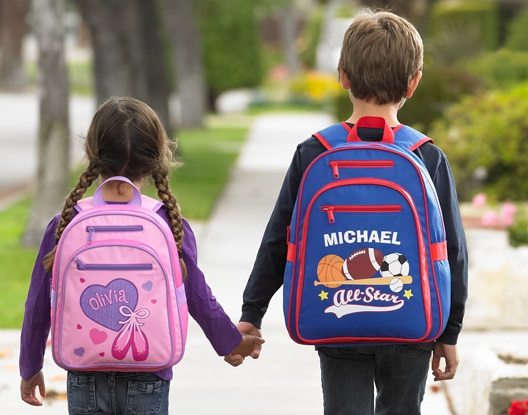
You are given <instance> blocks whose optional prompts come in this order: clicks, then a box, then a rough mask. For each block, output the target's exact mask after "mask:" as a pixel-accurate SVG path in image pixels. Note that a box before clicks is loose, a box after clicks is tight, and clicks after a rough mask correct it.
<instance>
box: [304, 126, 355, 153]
mask: <svg viewBox="0 0 528 415" xmlns="http://www.w3.org/2000/svg"><path fill="white" fill-rule="evenodd" d="M350 130H351V128H350V126H349V125H348V124H347V123H346V122H342V123H339V124H333V125H331V126H330V127H327V128H325V129H324V130H321V131H318V132H317V133H315V134H313V136H314V137H315V138H316V139H317V140H318V141H319V142H320V143H321V144H322V145H323V147H324V148H326V149H327V150H331V149H333V148H334V147H336V146H337V145H339V144H342V143H345V142H346V139H347V137H348V133H349V132H350Z"/></svg>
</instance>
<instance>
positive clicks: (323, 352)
mask: <svg viewBox="0 0 528 415" xmlns="http://www.w3.org/2000/svg"><path fill="white" fill-rule="evenodd" d="M422 65H423V44H422V40H421V38H420V35H419V34H418V32H417V31H416V29H415V28H414V27H413V26H412V25H411V24H410V23H409V22H407V21H406V20H405V19H403V18H401V17H398V16H396V15H394V14H392V13H388V12H372V11H365V12H362V13H361V14H359V15H358V16H357V17H356V18H355V19H354V21H353V23H352V24H351V25H350V27H349V28H348V30H347V32H346V34H345V37H344V40H343V47H342V51H341V57H340V61H339V66H338V71H339V79H340V82H341V84H342V86H343V87H344V88H346V89H347V90H349V95H350V98H351V101H352V104H353V112H352V114H351V116H350V117H349V118H348V120H347V123H349V124H350V125H353V124H354V123H356V122H357V120H358V119H359V118H361V117H363V116H377V117H382V118H384V119H385V121H386V122H387V124H388V125H390V126H391V127H396V126H397V125H399V122H398V119H397V114H398V110H399V109H400V108H401V107H402V105H403V103H404V102H405V99H408V98H410V97H411V96H412V95H413V93H414V91H415V90H416V88H417V86H418V84H419V82H420V79H421V77H422V72H421V70H422ZM382 134H383V132H382V130H381V129H379V130H378V129H373V128H365V129H363V128H362V129H360V131H359V135H360V137H361V139H362V140H364V141H379V140H380V139H381V137H382ZM323 151H324V147H323V146H322V145H321V144H320V143H319V141H318V140H317V139H315V138H314V137H311V138H309V139H308V140H306V141H304V142H303V143H301V144H300V145H299V146H298V147H297V151H296V153H295V155H294V157H293V161H292V163H291V165H290V167H289V169H288V172H287V174H286V178H285V180H284V183H283V185H282V189H281V191H280V194H279V197H278V200H277V202H276V205H275V208H274V210H273V213H272V215H271V218H270V220H269V223H268V226H267V228H266V230H265V233H264V236H263V239H262V243H261V246H260V249H259V252H258V255H257V258H256V261H255V265H254V268H253V271H252V273H251V275H250V277H249V280H248V282H247V286H246V289H245V291H244V304H243V307H242V317H241V319H240V323H239V324H238V328H239V330H241V331H242V332H244V333H248V334H255V335H258V336H260V326H261V322H262V318H263V316H264V314H265V312H266V309H267V307H268V304H269V302H270V300H271V298H272V296H273V295H274V293H275V292H276V291H277V290H278V289H279V288H280V287H281V285H282V283H283V274H284V268H285V263H286V252H287V247H286V227H287V226H288V225H289V222H290V220H291V217H292V211H293V207H294V203H295V199H296V196H297V192H298V188H299V183H300V181H301V178H302V175H303V172H304V171H305V170H306V168H307V166H308V165H309V164H310V162H311V161H312V160H313V159H314V158H315V157H317V156H318V155H319V154H321V153H322V152H323ZM414 152H415V154H416V155H417V156H418V157H419V158H420V159H421V160H422V161H423V162H424V164H425V166H426V168H427V170H428V172H429V174H430V176H431V178H432V180H433V183H434V185H435V188H436V190H437V193H438V197H439V200H440V205H441V208H442V213H443V217H444V222H445V227H446V234H447V246H448V259H449V265H450V268H451V275H452V288H451V310H450V316H449V319H448V322H447V327H446V329H445V331H444V332H443V334H442V335H441V336H440V338H439V339H438V340H437V341H436V342H435V343H420V344H394V345H357V346H356V345H350V346H348V347H322V346H318V347H317V351H318V353H319V357H320V364H321V380H322V387H323V400H324V413H325V414H326V415H340V414H346V415H350V414H357V415H370V414H374V413H376V414H378V415H380V414H391V415H394V414H405V415H413V414H420V404H421V401H422V398H423V394H424V391H425V382H426V378H427V372H428V367H429V361H430V358H431V352H432V354H433V359H432V365H431V367H432V371H433V374H434V376H435V380H446V379H452V378H453V376H454V375H455V371H456V368H457V365H458V355H457V350H456V343H457V337H458V334H459V332H460V330H461V328H462V318H463V315H464V307H465V301H466V297H467V249H466V241H465V236H464V231H463V228H462V222H461V218H460V212H459V208H458V202H457V195H456V190H455V184H454V182H453V178H452V175H451V171H450V168H449V164H448V161H447V158H446V156H445V155H444V154H443V153H442V151H441V150H440V149H439V148H438V147H436V146H434V145H433V144H431V143H426V144H424V145H422V146H421V147H419V148H418V149H417V150H415V151H414ZM259 353H260V346H257V347H256V348H255V349H254V350H253V353H252V355H251V356H252V357H253V358H257V357H258V356H259ZM442 359H444V360H445V369H444V370H441V369H440V361H441V360H442ZM226 360H227V361H228V362H230V363H231V364H233V365H237V364H240V363H241V362H242V360H243V359H242V357H240V356H236V355H235V356H233V355H231V356H228V357H226ZM373 384H375V386H376V390H377V395H376V401H375V405H374V388H373ZM374 408H375V412H374Z"/></svg>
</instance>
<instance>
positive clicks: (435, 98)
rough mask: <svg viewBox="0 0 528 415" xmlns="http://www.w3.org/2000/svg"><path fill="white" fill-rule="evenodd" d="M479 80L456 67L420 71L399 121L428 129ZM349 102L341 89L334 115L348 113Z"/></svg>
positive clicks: (341, 116)
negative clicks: (416, 87)
mask: <svg viewBox="0 0 528 415" xmlns="http://www.w3.org/2000/svg"><path fill="white" fill-rule="evenodd" d="M481 88H482V82H481V81H480V80H479V79H478V78H476V77H475V76H473V75H471V74H470V73H469V72H468V71H466V70H464V69H461V68H458V67H446V66H431V67H426V68H425V69H424V71H423V77H422V81H421V82H420V85H419V86H418V89H417V90H416V92H415V94H414V96H413V97H412V98H411V99H410V100H408V101H407V102H406V103H405V105H404V106H403V108H402V109H401V110H400V112H399V115H398V117H399V120H400V122H402V123H404V124H408V125H412V126H413V127H414V128H417V129H419V130H421V131H424V132H427V131H428V130H429V129H430V127H431V124H432V123H433V122H434V121H435V120H436V119H439V118H441V117H442V115H443V114H444V111H445V110H446V109H447V108H448V107H449V106H450V105H452V104H454V103H456V102H458V101H459V100H460V99H462V97H463V96H465V95H469V94H474V93H476V92H477V91H479V90H480V89H481ZM351 112H352V104H351V103H350V99H349V97H348V93H347V91H345V90H342V92H340V94H339V95H338V96H337V97H336V99H335V101H334V115H335V117H336V118H337V119H338V120H344V119H346V118H348V117H349V116H350V113H351Z"/></svg>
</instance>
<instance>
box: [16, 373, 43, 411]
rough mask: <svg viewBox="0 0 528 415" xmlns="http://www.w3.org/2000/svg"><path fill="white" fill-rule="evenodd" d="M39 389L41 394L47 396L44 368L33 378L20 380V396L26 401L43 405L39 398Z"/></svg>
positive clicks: (35, 404) (30, 403)
mask: <svg viewBox="0 0 528 415" xmlns="http://www.w3.org/2000/svg"><path fill="white" fill-rule="evenodd" d="M37 387H38V389H39V393H40V396H42V397H43V398H45V397H46V385H45V384H44V374H43V373H42V370H41V371H40V372H38V373H37V374H35V375H34V376H33V377H32V378H31V379H28V380H25V379H22V380H21V381H20V397H21V398H22V400H23V401H24V402H26V403H27V404H29V405H33V406H42V402H41V401H39V400H38V399H37V395H36V389H37Z"/></svg>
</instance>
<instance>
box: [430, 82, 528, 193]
mask: <svg viewBox="0 0 528 415" xmlns="http://www.w3.org/2000/svg"><path fill="white" fill-rule="evenodd" d="M527 96H528V83H524V84H521V85H519V86H517V87H515V88H513V89H510V90H508V91H506V92H498V91H494V92H488V93H486V94H482V95H479V96H474V97H469V98H466V99H465V100H464V101H463V102H461V103H460V104H457V105H454V106H453V107H451V108H450V109H449V110H448V111H447V113H446V115H445V118H444V119H442V120H440V121H438V122H436V123H435V124H434V127H433V129H432V131H431V134H430V135H431V136H432V137H434V138H435V139H436V142H437V143H438V144H439V145H440V146H441V147H442V148H443V149H444V151H445V152H446V153H447V155H448V157H449V160H450V162H451V165H452V167H453V171H454V174H455V178H456V180H457V187H458V190H459V195H460V196H461V198H463V199H466V200H467V199H468V198H470V197H471V196H472V195H473V194H474V193H475V192H477V191H485V192H486V193H487V194H489V195H490V196H491V197H492V198H495V199H498V200H526V199H528V180H526V178H527V177H528V140H527V137H528V116H527V114H528V100H527V99H526V97H527Z"/></svg>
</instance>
